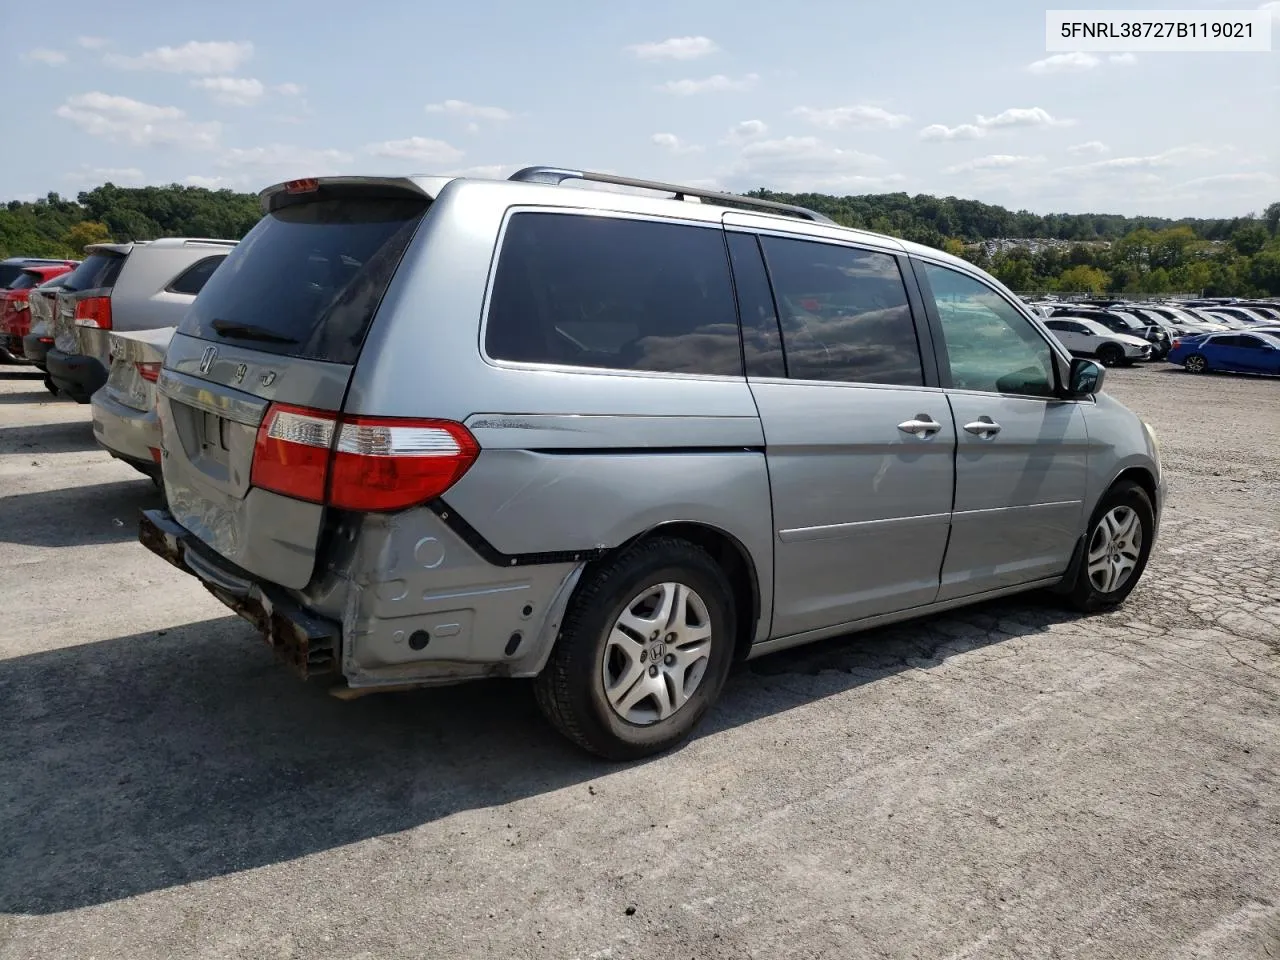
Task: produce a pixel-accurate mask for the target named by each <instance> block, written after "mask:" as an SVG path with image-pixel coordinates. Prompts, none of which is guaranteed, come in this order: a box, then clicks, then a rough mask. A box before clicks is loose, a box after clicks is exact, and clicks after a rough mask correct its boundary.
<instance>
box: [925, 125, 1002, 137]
mask: <svg viewBox="0 0 1280 960" xmlns="http://www.w3.org/2000/svg"><path fill="white" fill-rule="evenodd" d="M986 133H987V132H986V131H985V130H983V129H982V128H981V127H975V126H974V125H973V124H972V123H962V124H960V125H959V126H957V127H948V126H946V125H945V124H942V123H931V124H929V126H927V127H925V128H924V129H923V130H921V131H920V139H921V140H978V139H980V138H981V137H984V136H986Z"/></svg>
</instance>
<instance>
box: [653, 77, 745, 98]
mask: <svg viewBox="0 0 1280 960" xmlns="http://www.w3.org/2000/svg"><path fill="white" fill-rule="evenodd" d="M759 79H760V76H759V74H755V73H748V74H747V75H746V76H745V77H742V78H741V79H739V80H734V79H732V78H730V77H726V76H725V75H724V74H723V73H717V74H715V75H714V76H711V77H705V78H704V79H702V80H668V81H667V82H666V83H664V84H662V86H660V87H659V88H658V89H659V90H663V91H665V92H666V93H674V94H675V95H676V96H678V97H688V96H692V95H694V94H696V93H730V92H736V91H742V90H750V89H751V88H752V87H754V86H755V85H756V81H757V80H759Z"/></svg>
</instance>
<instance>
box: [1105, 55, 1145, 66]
mask: <svg viewBox="0 0 1280 960" xmlns="http://www.w3.org/2000/svg"><path fill="white" fill-rule="evenodd" d="M1107 60H1109V61H1110V62H1111V63H1121V64H1124V65H1125V66H1128V65H1129V64H1131V63H1137V62H1138V58H1137V57H1135V56H1134V55H1133V54H1132V53H1113V54H1111V56H1109V57H1107Z"/></svg>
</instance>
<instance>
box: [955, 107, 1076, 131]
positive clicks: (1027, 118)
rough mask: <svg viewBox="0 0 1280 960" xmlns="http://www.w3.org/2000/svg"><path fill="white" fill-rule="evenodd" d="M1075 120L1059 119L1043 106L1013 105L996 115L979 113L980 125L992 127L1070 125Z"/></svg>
mask: <svg viewBox="0 0 1280 960" xmlns="http://www.w3.org/2000/svg"><path fill="white" fill-rule="evenodd" d="M1074 123H1075V121H1074V120H1057V119H1054V118H1053V117H1052V116H1050V114H1049V111H1048V110H1045V109H1044V108H1043V107H1011V108H1009V109H1008V110H1005V111H1003V112H1001V113H997V114H996V115H995V116H994V117H984V116H983V115H982V114H978V126H980V127H985V128H988V129H989V128H992V127H1069V126H1071V125H1072V124H1074Z"/></svg>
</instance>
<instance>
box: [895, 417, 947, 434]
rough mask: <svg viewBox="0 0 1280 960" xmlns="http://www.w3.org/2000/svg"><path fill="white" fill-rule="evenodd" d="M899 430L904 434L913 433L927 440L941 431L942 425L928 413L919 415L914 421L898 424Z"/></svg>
mask: <svg viewBox="0 0 1280 960" xmlns="http://www.w3.org/2000/svg"><path fill="white" fill-rule="evenodd" d="M898 429H899V430H901V431H902V432H903V433H911V434H915V435H916V436H917V437H921V438H924V439H927V438H929V437H931V436H933V435H934V434H935V433H937V432H938V431H939V430H941V429H942V424H940V423H939V422H938V421H937V420H935V419H933V417H931V416H929V415H928V414H927V413H917V414H916V416H915V419H914V420H904V421H902V423H900V424H898Z"/></svg>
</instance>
